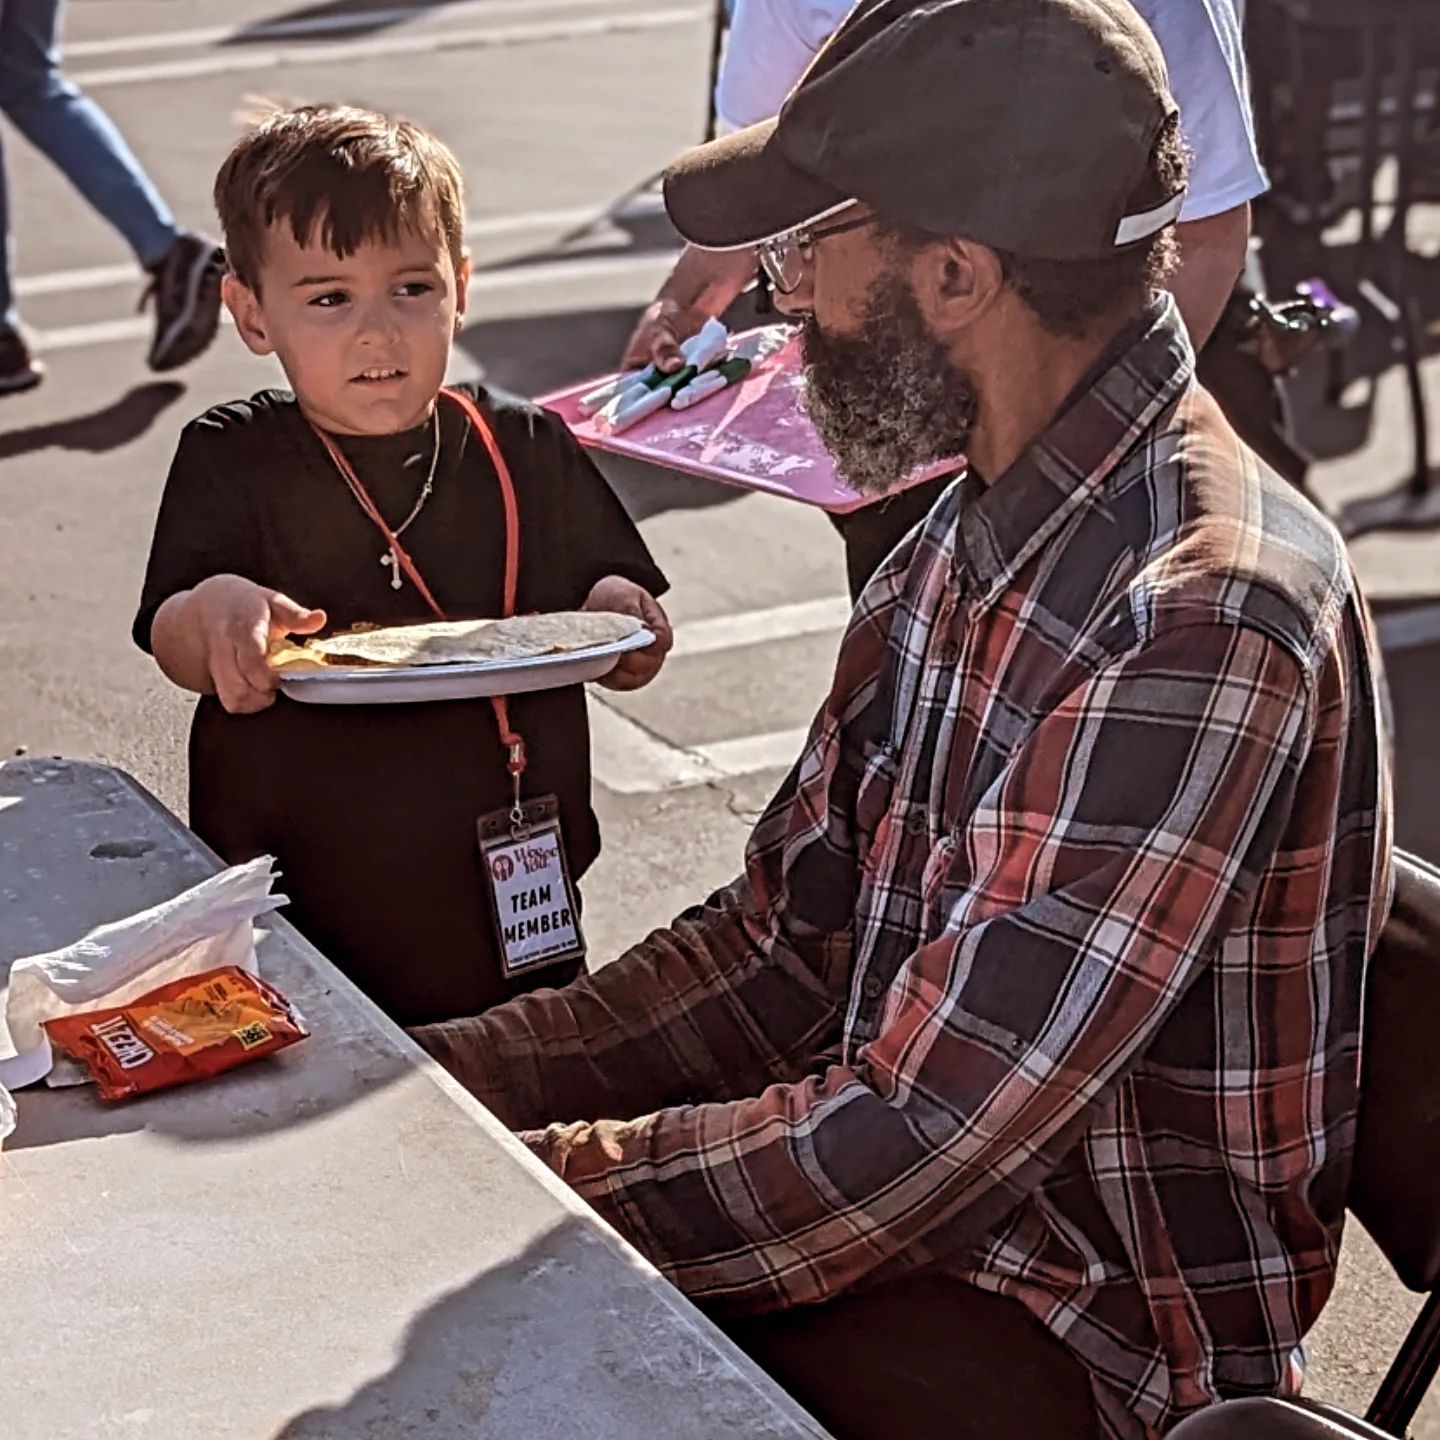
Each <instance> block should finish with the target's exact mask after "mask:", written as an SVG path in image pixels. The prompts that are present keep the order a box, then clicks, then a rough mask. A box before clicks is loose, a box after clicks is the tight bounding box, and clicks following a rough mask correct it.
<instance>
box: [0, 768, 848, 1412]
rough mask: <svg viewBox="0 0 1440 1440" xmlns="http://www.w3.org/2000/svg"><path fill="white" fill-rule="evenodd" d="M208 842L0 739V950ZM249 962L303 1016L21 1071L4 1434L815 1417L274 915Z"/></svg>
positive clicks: (5, 1216) (3, 1256)
mask: <svg viewBox="0 0 1440 1440" xmlns="http://www.w3.org/2000/svg"><path fill="white" fill-rule="evenodd" d="M216 868H217V862H216V861H215V859H214V857H213V856H212V855H211V854H210V853H209V852H208V851H207V850H206V849H205V847H204V846H203V845H201V844H200V843H199V841H198V840H196V839H195V837H194V836H193V835H191V834H190V832H189V831H188V830H186V829H185V827H184V826H183V825H181V824H180V822H179V821H177V820H176V819H175V818H174V817H173V816H172V815H170V814H169V813H168V812H167V811H165V810H164V809H163V808H162V807H161V806H160V805H159V804H158V803H157V802H156V801H155V800H153V799H152V798H151V797H150V796H149V795H147V794H146V793H145V792H144V791H142V790H141V789H140V788H139V787H138V786H137V785H135V784H134V783H133V782H132V781H130V780H129V779H128V778H127V777H125V776H124V775H122V774H120V773H119V772H117V771H114V770H111V769H108V768H106V767H104V766H98V765H88V764H79V763H74V762H67V761H57V760H26V761H22V762H14V763H9V764H5V765H0V966H8V963H9V962H10V961H11V960H13V959H15V958H16V957H17V956H20V955H26V954H34V953H36V952H38V951H42V950H47V949H51V948H54V947H55V946H58V945H61V944H65V943H68V942H69V941H72V940H74V939H77V938H78V937H79V936H80V935H82V934H84V933H85V931H87V930H89V929H90V928H92V927H93V926H94V925H96V924H99V923H101V922H104V921H107V920H114V919H119V918H121V917H123V916H125V915H128V914H132V913H134V912H135V911H137V910H141V909H144V908H145V907H147V906H149V905H152V904H155V903H156V902H157V901H159V900H162V899H164V898H166V897H168V896H170V895H173V894H176V893H178V892H179V891H181V890H183V889H185V888H186V887H188V886H190V885H192V884H194V883H196V882H197V881H199V880H202V879H204V878H205V876H207V875H208V874H211V873H213V871H214V870H215V869H216ZM281 888H283V881H282V882H281ZM260 966H261V970H262V972H263V973H264V974H265V975H266V976H267V977H268V978H269V979H271V980H272V981H273V982H274V983H275V984H277V985H278V986H279V988H280V989H281V990H282V991H283V992H284V993H285V994H286V995H288V996H289V997H290V998H291V999H292V1000H294V1001H295V1002H296V1004H297V1005H299V1007H300V1008H301V1010H302V1011H303V1013H304V1014H305V1016H306V1019H307V1020H308V1022H309V1024H310V1026H311V1028H312V1030H313V1036H312V1038H311V1039H310V1040H308V1041H306V1042H305V1043H304V1044H302V1045H299V1046H297V1047H295V1048H294V1049H292V1050H289V1051H286V1052H284V1053H282V1054H281V1055H278V1056H276V1057H273V1058H272V1059H269V1060H266V1061H264V1062H261V1063H259V1064H256V1065H254V1066H250V1067H247V1068H244V1069H241V1070H239V1071H236V1072H233V1073H232V1074H230V1075H227V1076H222V1077H220V1078H218V1079H216V1080H213V1081H210V1082H208V1083H205V1084H201V1085H195V1086H191V1087H188V1088H184V1089H179V1090H173V1091H169V1092H166V1093H162V1094H158V1095H154V1096H150V1097H147V1098H144V1099H141V1100H138V1101H134V1102H131V1103H129V1104H126V1105H120V1106H117V1107H107V1106H103V1105H102V1104H101V1102H100V1101H99V1100H98V1099H97V1098H96V1096H95V1093H94V1090H93V1088H92V1087H89V1086H86V1087H83V1088H80V1089H74V1090H61V1091H47V1090H45V1089H44V1088H43V1087H37V1088H32V1089H30V1090H26V1091H22V1092H21V1093H20V1095H19V1096H18V1097H17V1099H18V1101H19V1106H20V1123H19V1128H18V1129H17V1130H16V1132H15V1133H14V1134H13V1135H12V1136H10V1138H9V1140H8V1141H7V1142H6V1144H5V1149H4V1152H3V1155H0V1296H3V1300H0V1305H3V1311H4V1323H3V1326H0V1336H3V1337H4V1338H3V1340H0V1433H3V1435H4V1436H5V1440H101V1437H109V1436H131V1435H136V1436H139V1435H143V1436H147V1437H150V1436H154V1437H160V1440H178V1437H184V1436H191V1435H194V1436H205V1437H206V1440H222V1437H237V1440H239V1437H244V1440H255V1437H262V1436H263V1437H284V1440H301V1437H306V1440H314V1437H321V1436H324V1437H332V1436H333V1437H342V1436H343V1437H352V1436H374V1437H376V1440H392V1437H400V1436H405V1435H416V1436H420V1435H423V1436H425V1437H427V1440H445V1437H450V1436H456V1437H458V1436H465V1437H486V1436H495V1437H500V1436H504V1437H507V1440H547V1437H561V1436H576V1437H580V1436H584V1437H586V1440H606V1437H614V1440H622V1437H623V1440H643V1437H647V1436H655V1437H662V1436H663V1437H665V1440H692V1437H693V1440H701V1437H714V1440H720V1437H725V1440H731V1437H735V1436H742V1435H743V1436H745V1437H747V1440H769V1437H773V1440H795V1437H801V1436H810V1437H823V1435H824V1433H825V1432H824V1431H823V1430H821V1428H820V1427H819V1425H818V1424H817V1423H816V1422H815V1421H814V1420H812V1419H811V1418H809V1417H808V1416H807V1415H806V1414H805V1413H804V1412H803V1411H802V1410H800V1409H799V1407H798V1406H796V1405H795V1404H794V1403H793V1402H792V1401H791V1400H789V1398H788V1397H786V1396H785V1395H784V1394H783V1393H782V1392H781V1391H780V1390H779V1389H778V1388H776V1387H775V1386H774V1385H773V1384H772V1383H771V1382H770V1381H769V1380H768V1379H767V1378H766V1377H765V1376H764V1375H763V1374H761V1372H760V1371H759V1370H758V1369H756V1368H755V1367H754V1366H753V1365H752V1364H751V1362H750V1361H749V1360H747V1359H746V1358H745V1357H744V1356H743V1355H741V1354H740V1353H739V1352H738V1351H737V1350H735V1349H734V1348H733V1347H732V1346H731V1345H730V1343H729V1342H728V1341H727V1340H725V1338H724V1337H723V1336H721V1335H720V1333H719V1332H718V1331H717V1330H715V1329H714V1328H713V1327H712V1326H711V1325H710V1324H709V1322H708V1321H707V1320H705V1318H704V1317H703V1316H701V1315H700V1313H699V1312H698V1311H697V1310H695V1309H694V1308H693V1307H692V1306H691V1305H690V1304H689V1302H688V1301H687V1300H685V1299H684V1297H683V1296H681V1295H680V1294H679V1292H678V1291H676V1290H675V1289H673V1288H672V1287H671V1286H669V1285H668V1284H666V1283H665V1282H664V1281H663V1280H661V1279H660V1277H659V1276H658V1275H657V1274H656V1273H655V1271H654V1270H653V1269H652V1268H651V1267H650V1266H649V1265H648V1264H647V1263H646V1262H645V1261H643V1260H642V1259H641V1258H640V1257H639V1256H638V1255H637V1254H636V1253H635V1252H634V1251H633V1250H631V1249H630V1248H629V1247H628V1246H627V1245H625V1244H624V1242H623V1241H621V1240H620V1239H619V1237H618V1236H617V1235H616V1234H615V1233H614V1232H613V1231H611V1230H610V1229H609V1228H608V1227H607V1226H605V1225H604V1224H602V1223H601V1222H600V1221H599V1220H598V1219H597V1217H596V1216H595V1215H594V1214H593V1213H592V1212H590V1211H589V1210H588V1208H587V1207H586V1206H585V1205H584V1204H583V1203H581V1202H580V1201H579V1200H578V1199H577V1198H576V1197H575V1196H573V1195H572V1194H571V1193H570V1192H569V1190H568V1189H566V1187H565V1186H564V1185H562V1184H561V1183H560V1182H559V1181H558V1180H557V1179H556V1178H555V1177H554V1176H553V1175H551V1174H550V1173H549V1172H548V1171H547V1170H545V1169H544V1167H543V1166H541V1165H539V1164H538V1163H537V1162H535V1161H534V1160H533V1159H532V1157H531V1156H530V1155H529V1154H528V1153H527V1152H526V1151H525V1150H524V1149H523V1147H522V1146H521V1145H520V1144H519V1143H518V1142H517V1141H516V1140H515V1139H514V1138H513V1137H512V1136H510V1135H509V1134H508V1133H507V1132H506V1131H505V1130H504V1129H503V1128H502V1127H501V1126H500V1125H499V1124H498V1123H497V1122H496V1121H495V1120H494V1119H493V1118H492V1117H491V1116H490V1115H489V1114H488V1113H487V1112H486V1111H485V1110H484V1109H483V1108H482V1107H481V1106H480V1105H478V1104H477V1103H476V1102H475V1101H474V1100H473V1099H471V1097H470V1096H468V1095H467V1094H466V1093H465V1092H464V1091H462V1090H461V1089H460V1088H459V1087H458V1086H457V1085H455V1084H454V1082H452V1081H451V1080H450V1079H449V1077H448V1076H447V1075H445V1074H444V1073H443V1072H442V1071H441V1070H440V1069H439V1068H438V1067H437V1066H435V1065H434V1064H433V1063H432V1062H431V1061H430V1060H429V1059H428V1058H427V1057H426V1056H424V1055H423V1053H422V1052H421V1051H420V1050H419V1049H418V1048H417V1047H416V1046H415V1045H414V1044H413V1043H412V1042H411V1041H410V1040H409V1038H408V1037H407V1036H405V1035H404V1034H403V1033H402V1032H401V1031H400V1030H398V1029H397V1028H396V1027H395V1026H393V1025H392V1024H390V1022H389V1021H388V1020H386V1019H385V1018H384V1017H383V1016H382V1015H381V1014H380V1012H379V1011H378V1010H376V1009H375V1008H374V1007H373V1006H372V1005H371V1004H370V1003H369V1002H368V1001H367V1000H366V999H364V997H363V996H361V995H360V994H359V992H357V991H356V990H355V989H354V988H353V987H352V986H351V985H350V984H349V983H348V982H347V981H346V980H345V979H344V978H343V977H342V976H341V975H340V974H339V973H338V972H337V971H336V970H335V969H334V968H333V967H332V966H331V965H330V964H329V963H328V962H327V961H326V960H325V959H324V958H323V957H322V956H321V955H320V954H319V953H318V952H317V951H315V950H314V949H313V948H312V947H311V946H309V945H308V944H307V943H306V942H305V941H304V940H302V939H301V938H300V937H299V936H298V935H297V934H296V933H295V931H294V930H292V929H291V928H290V927H289V926H288V925H286V924H285V923H284V922H280V923H278V924H277V923H273V922H272V933H270V934H269V936H268V937H267V938H266V939H265V940H264V941H263V942H262V944H261V947H260Z"/></svg>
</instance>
